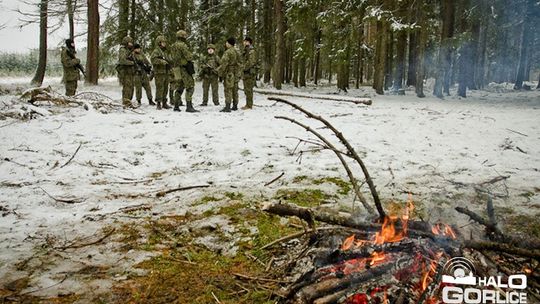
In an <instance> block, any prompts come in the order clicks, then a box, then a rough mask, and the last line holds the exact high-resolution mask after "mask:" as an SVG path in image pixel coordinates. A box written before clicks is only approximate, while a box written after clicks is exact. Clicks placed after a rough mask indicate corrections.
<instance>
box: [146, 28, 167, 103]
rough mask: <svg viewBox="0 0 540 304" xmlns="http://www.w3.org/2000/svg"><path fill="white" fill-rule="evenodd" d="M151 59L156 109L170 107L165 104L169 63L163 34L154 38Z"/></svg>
mask: <svg viewBox="0 0 540 304" xmlns="http://www.w3.org/2000/svg"><path fill="white" fill-rule="evenodd" d="M151 60H152V66H153V67H154V77H155V83H156V102H157V109H158V110H161V107H163V109H170V108H171V107H169V105H168V104H167V93H168V91H169V73H170V72H171V64H170V58H169V56H168V54H167V39H166V38H165V36H158V37H157V38H156V48H155V49H154V51H153V52H152V55H151ZM171 100H172V99H171Z"/></svg>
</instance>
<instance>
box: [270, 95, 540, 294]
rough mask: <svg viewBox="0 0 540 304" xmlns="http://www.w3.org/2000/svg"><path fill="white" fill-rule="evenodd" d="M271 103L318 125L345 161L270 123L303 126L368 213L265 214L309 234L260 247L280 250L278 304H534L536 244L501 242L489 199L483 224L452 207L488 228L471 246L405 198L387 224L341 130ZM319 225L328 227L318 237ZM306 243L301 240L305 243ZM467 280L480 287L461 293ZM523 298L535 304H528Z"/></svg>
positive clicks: (289, 210) (277, 205) (287, 209)
mask: <svg viewBox="0 0 540 304" xmlns="http://www.w3.org/2000/svg"><path fill="white" fill-rule="evenodd" d="M270 99H271V100H274V101H277V102H279V103H284V104H287V105H290V106H292V107H293V108H295V109H296V110H298V111H300V112H301V113H303V114H305V115H306V116H307V117H308V118H310V119H314V120H316V121H319V122H321V123H322V124H323V125H324V127H325V129H327V130H330V131H331V132H332V133H333V135H335V136H336V138H338V139H339V141H340V143H341V144H342V146H343V147H345V149H346V150H345V151H342V150H339V149H338V147H337V146H336V145H334V144H332V143H331V142H330V141H329V140H328V139H327V138H326V137H324V136H323V135H322V134H320V133H319V132H318V131H316V129H315V128H313V127H310V126H308V125H306V124H305V123H302V122H299V121H298V120H296V119H292V118H288V117H282V116H279V117H276V118H278V119H282V120H287V121H289V122H292V123H294V124H296V125H298V126H301V127H302V128H304V129H305V130H306V131H308V132H309V133H310V134H312V135H315V136H316V137H317V138H318V139H319V142H315V141H314V140H311V139H309V140H302V139H300V141H301V142H304V143H312V144H313V143H315V144H316V145H318V146H319V147H322V148H323V149H328V150H330V151H332V152H334V153H335V154H336V156H337V157H338V158H339V160H340V162H341V163H342V165H343V167H344V169H345V171H346V172H347V176H348V177H349V179H350V182H351V184H352V185H353V190H354V193H355V198H357V199H358V200H359V201H360V202H361V203H362V204H363V206H364V207H365V210H366V211H367V213H368V215H367V216H358V213H354V212H353V213H351V214H341V213H336V212H333V211H329V210H323V209H319V208H305V207H300V206H296V205H291V204H287V203H282V202H269V203H266V204H265V205H264V206H263V208H262V209H263V210H265V211H266V212H269V213H272V214H275V215H279V216H295V217H298V218H300V219H302V220H304V221H305V222H306V223H307V225H308V226H309V228H307V229H306V231H304V232H303V233H299V234H295V235H292V236H287V237H284V238H282V239H279V240H276V241H274V242H272V243H270V244H267V245H266V246H264V247H263V249H266V248H269V247H272V246H275V245H278V244H281V245H282V247H281V249H282V251H281V257H274V258H275V262H274V264H275V265H276V267H277V269H279V270H278V272H281V275H280V276H281V278H292V281H291V283H289V284H287V285H284V286H281V288H280V289H279V291H276V294H277V295H278V296H279V297H280V298H281V302H280V303H296V304H303V303H306V304H307V303H315V304H329V303H342V304H364V303H365V304H372V303H376V304H379V303H388V304H390V303H391V304H404V303H407V304H408V303H428V304H438V303H540V296H538V293H539V292H538V290H539V289H540V284H538V277H539V276H540V275H539V274H538V273H539V272H538V269H539V267H540V263H539V261H540V250H539V248H540V241H539V240H535V239H527V240H525V239H524V238H523V237H520V236H511V235H506V234H504V233H503V232H502V231H501V229H500V228H499V227H498V225H497V222H496V218H495V212H494V208H493V203H492V201H491V199H490V198H489V197H488V200H487V209H486V213H487V216H488V218H487V219H485V218H484V217H483V216H482V215H480V214H477V213H475V212H472V211H470V210H469V209H467V208H464V207H456V211H458V212H460V213H463V214H466V215H467V216H469V217H470V219H471V220H473V221H475V222H476V223H479V224H481V225H482V226H484V227H485V235H484V236H483V237H484V238H485V239H484V240H478V239H475V240H473V239H472V235H471V236H469V237H468V238H466V237H464V236H463V235H461V234H460V232H459V231H458V229H457V228H456V227H452V226H451V225H450V224H449V223H428V222H425V221H423V220H422V221H418V220H414V219H413V217H412V215H413V210H414V203H413V201H412V199H411V198H410V197H409V200H408V202H407V203H406V206H405V207H404V208H402V211H401V212H399V213H396V214H387V213H386V211H385V209H384V208H383V206H382V203H381V201H380V199H379V195H378V193H377V191H376V189H375V185H374V183H373V181H372V179H371V177H370V175H369V173H368V171H367V168H366V166H365V164H364V163H363V161H362V160H361V159H360V157H359V156H358V154H357V153H356V152H355V151H354V149H353V148H352V145H351V144H350V143H349V142H348V141H347V140H346V139H345V138H344V136H343V134H342V133H341V132H339V130H337V129H336V128H335V127H334V126H333V125H332V124H330V122H328V121H327V120H325V119H324V118H322V117H320V116H318V115H315V114H313V113H311V112H309V111H307V110H305V109H303V108H302V107H300V106H298V105H296V104H293V103H291V102H288V101H286V100H283V99H280V98H270ZM345 157H348V158H350V159H353V161H354V162H355V163H356V164H357V165H359V166H360V167H361V169H362V173H363V174H364V177H365V183H366V184H367V185H368V186H369V190H370V192H371V196H372V198H373V204H374V205H375V207H376V208H375V209H373V208H372V207H371V206H370V204H369V203H368V201H367V199H366V198H365V197H363V195H362V193H361V191H360V189H359V186H358V183H357V182H358V180H357V179H356V177H355V176H354V175H353V170H351V168H350V166H349V164H348V163H347V162H346V161H345ZM375 210H376V211H377V212H378V217H376V218H375ZM316 223H318V224H324V223H326V224H330V226H323V227H320V226H319V227H316ZM305 236H308V238H307V240H306V239H304V241H303V242H302V241H301V240H302V238H303V237H305ZM486 239H487V240H486ZM274 258H273V259H274ZM464 261H465V262H464ZM456 265H457V266H456ZM473 275H474V276H473ZM477 279H478V280H477ZM460 280H461V281H460ZM467 280H469V282H467ZM470 280H474V282H476V284H477V285H478V284H480V285H479V286H472V287H471V288H467V289H462V288H461V287H460V286H462V285H460V284H471V281H470ZM463 282H465V283H463ZM473 285H474V284H473ZM527 286H528V287H529V288H526V287H527ZM525 289H526V292H527V293H525ZM527 297H528V298H529V299H533V300H530V301H528V302H527ZM443 299H446V300H448V299H449V300H448V301H443ZM535 301H537V302H535Z"/></svg>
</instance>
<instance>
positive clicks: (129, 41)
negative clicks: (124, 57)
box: [122, 36, 133, 49]
mask: <svg viewBox="0 0 540 304" xmlns="http://www.w3.org/2000/svg"><path fill="white" fill-rule="evenodd" d="M122 45H124V46H126V47H128V48H130V49H132V48H133V38H131V37H129V36H126V37H124V39H123V40H122Z"/></svg>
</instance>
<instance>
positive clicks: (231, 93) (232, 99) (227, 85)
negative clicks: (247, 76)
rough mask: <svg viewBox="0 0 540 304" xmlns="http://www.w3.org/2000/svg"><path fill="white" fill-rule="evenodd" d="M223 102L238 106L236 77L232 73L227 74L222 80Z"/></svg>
mask: <svg viewBox="0 0 540 304" xmlns="http://www.w3.org/2000/svg"><path fill="white" fill-rule="evenodd" d="M223 87H224V92H225V104H226V105H230V104H231V103H232V104H233V106H238V79H237V78H236V76H235V75H234V74H228V75H226V76H225V80H224V81H223Z"/></svg>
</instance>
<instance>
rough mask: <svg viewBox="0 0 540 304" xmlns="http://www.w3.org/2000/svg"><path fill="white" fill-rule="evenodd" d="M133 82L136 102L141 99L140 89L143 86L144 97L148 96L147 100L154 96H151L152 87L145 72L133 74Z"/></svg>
mask: <svg viewBox="0 0 540 304" xmlns="http://www.w3.org/2000/svg"><path fill="white" fill-rule="evenodd" d="M133 84H134V86H135V98H136V99H137V101H138V102H140V101H141V99H142V89H143V88H144V91H145V92H146V98H148V101H149V102H150V101H152V100H153V99H154V97H153V96H152V87H151V86H150V80H149V79H148V75H147V74H146V73H144V72H143V73H141V74H139V73H137V74H135V76H134V78H133Z"/></svg>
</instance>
